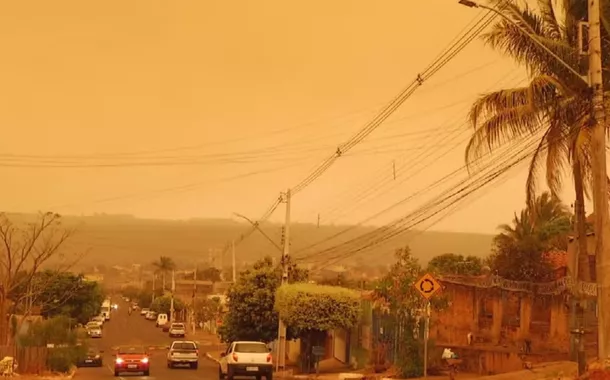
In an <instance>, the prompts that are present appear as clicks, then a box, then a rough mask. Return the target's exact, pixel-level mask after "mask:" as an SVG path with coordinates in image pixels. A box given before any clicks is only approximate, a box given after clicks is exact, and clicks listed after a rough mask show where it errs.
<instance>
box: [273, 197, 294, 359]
mask: <svg viewBox="0 0 610 380" xmlns="http://www.w3.org/2000/svg"><path fill="white" fill-rule="evenodd" d="M284 201H285V203H286V221H285V223H284V252H283V253H282V285H284V284H285V283H287V282H288V255H289V253H290V189H288V190H287V191H286V197H285V200H284ZM276 356H277V358H276V364H275V369H276V371H277V370H279V369H280V368H282V369H284V368H285V364H286V325H285V324H284V321H283V320H282V316H281V315H280V323H279V327H278V334H277V348H276Z"/></svg>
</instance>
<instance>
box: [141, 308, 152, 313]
mask: <svg viewBox="0 0 610 380" xmlns="http://www.w3.org/2000/svg"><path fill="white" fill-rule="evenodd" d="M149 311H150V309H149V308H147V307H145V308H143V309H140V315H146V314H148V312H149Z"/></svg>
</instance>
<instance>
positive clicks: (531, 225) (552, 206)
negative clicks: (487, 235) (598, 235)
mask: <svg viewBox="0 0 610 380" xmlns="http://www.w3.org/2000/svg"><path fill="white" fill-rule="evenodd" d="M571 216H572V215H571V213H570V211H569V209H568V208H567V207H566V206H565V205H564V204H563V203H561V200H559V198H557V197H554V196H553V195H551V194H550V193H549V192H546V191H545V192H543V193H542V194H541V195H540V196H538V197H536V199H535V200H534V204H533V205H527V207H526V208H524V209H523V210H521V213H520V214H519V215H517V214H515V216H514V218H513V221H512V224H510V225H509V224H502V225H500V226H499V227H498V228H499V229H500V231H501V233H500V234H498V235H497V236H496V237H495V239H494V240H495V244H496V246H506V245H515V244H519V243H521V242H524V241H526V240H532V241H535V242H536V243H539V244H540V245H541V246H543V247H544V249H553V248H554V249H561V250H565V249H566V248H567V239H566V237H567V233H568V232H569V231H570V228H571V226H570V219H571Z"/></svg>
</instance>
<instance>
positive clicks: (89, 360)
mask: <svg viewBox="0 0 610 380" xmlns="http://www.w3.org/2000/svg"><path fill="white" fill-rule="evenodd" d="M103 353H104V351H98V350H97V349H95V348H90V349H89V350H88V351H87V354H86V355H85V356H84V357H83V358H82V359H81V360H79V361H78V362H77V363H76V366H77V367H101V366H102V365H103V364H104V363H103V361H104V359H103V358H102V354H103Z"/></svg>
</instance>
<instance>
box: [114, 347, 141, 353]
mask: <svg viewBox="0 0 610 380" xmlns="http://www.w3.org/2000/svg"><path fill="white" fill-rule="evenodd" d="M145 353H146V351H145V350H144V347H121V348H119V355H120V354H122V355H143V354H145Z"/></svg>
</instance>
